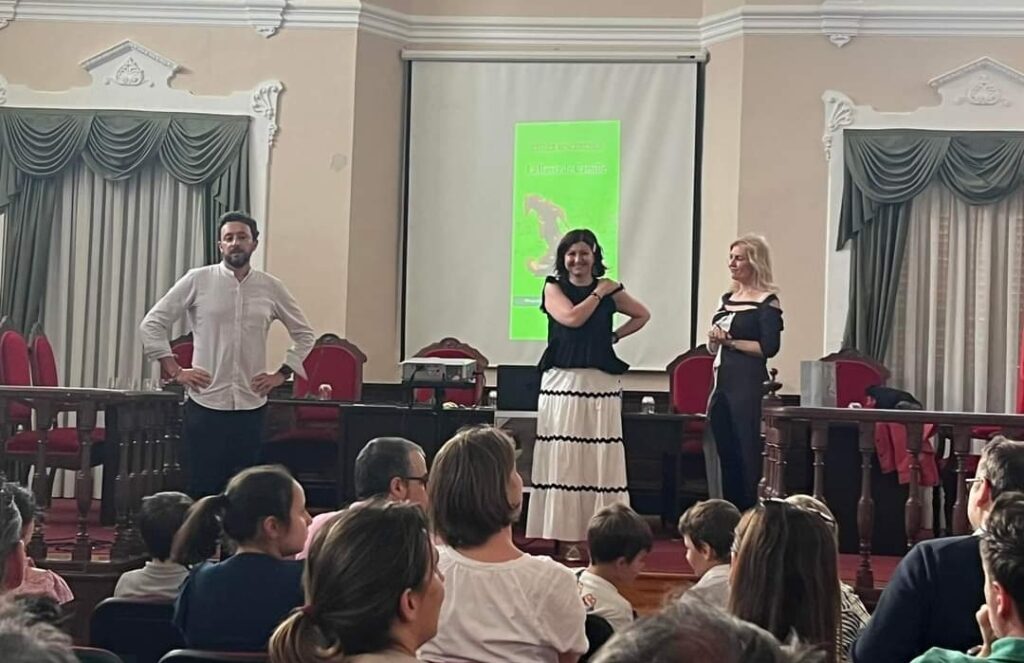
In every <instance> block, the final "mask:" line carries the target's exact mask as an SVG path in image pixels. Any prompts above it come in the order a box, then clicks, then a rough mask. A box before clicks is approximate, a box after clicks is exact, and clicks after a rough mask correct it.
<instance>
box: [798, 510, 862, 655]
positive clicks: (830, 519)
mask: <svg viewBox="0 0 1024 663" xmlns="http://www.w3.org/2000/svg"><path fill="white" fill-rule="evenodd" d="M786 501H787V502H789V503H790V504H795V505H796V506H799V507H803V508H804V509H809V510H811V511H817V512H818V513H820V514H821V515H822V517H823V518H824V519H825V522H827V523H828V524H829V526H830V527H831V528H832V534H833V535H834V536H835V538H836V547H837V548H838V546H839V524H838V523H837V522H836V517H835V515H834V514H833V513H832V510H831V509H829V508H828V506H827V505H826V504H825V503H824V502H822V501H821V500H819V499H816V498H814V497H811V496H810V495H790V496H789V497H787V498H786ZM839 592H840V594H839V599H840V609H839V619H840V632H839V653H840V654H841V655H842V659H843V661H849V660H850V648H851V647H852V646H853V642H854V641H855V640H856V639H857V636H858V635H860V632H861V631H863V630H864V627H865V626H867V624H868V619H869V618H870V617H871V615H870V614H868V609H867V608H865V607H864V602H863V601H861V600H860V597H859V596H857V592H856V590H854V589H853V587H851V586H849V585H847V584H846V583H845V582H843V581H842V580H841V579H840V581H839Z"/></svg>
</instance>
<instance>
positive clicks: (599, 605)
mask: <svg viewBox="0 0 1024 663" xmlns="http://www.w3.org/2000/svg"><path fill="white" fill-rule="evenodd" d="M577 577H578V578H579V590H580V598H582V599H583V605H584V606H585V607H586V608H587V614H590V615H597V616H598V617H604V618H605V619H607V620H608V623H609V624H610V625H611V627H612V628H613V629H614V630H616V631H621V630H623V629H625V628H626V627H628V626H629V625H630V624H632V623H633V604H631V603H630V602H629V601H627V600H626V597H624V596H623V595H622V594H619V590H618V589H616V588H615V585H613V584H612V583H610V582H608V581H607V580H605V579H604V578H602V577H601V576H599V575H597V574H596V573H591V572H590V571H586V570H584V571H583V572H582V573H580V574H579V575H578V576H577Z"/></svg>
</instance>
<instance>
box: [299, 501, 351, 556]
mask: <svg viewBox="0 0 1024 663" xmlns="http://www.w3.org/2000/svg"><path fill="white" fill-rule="evenodd" d="M339 513H341V511H327V512H326V513H321V514H320V515H318V516H315V517H314V518H313V522H311V523H310V524H309V527H308V528H306V545H304V546H302V552H300V553H299V554H298V555H296V556H295V559H306V556H307V555H309V545H310V544H311V543H313V537H314V536H316V533H317V532H319V531H320V528H321V527H323V526H324V525H326V524H327V521H328V520H330V519H331V518H333V517H335V516H336V515H338V514H339Z"/></svg>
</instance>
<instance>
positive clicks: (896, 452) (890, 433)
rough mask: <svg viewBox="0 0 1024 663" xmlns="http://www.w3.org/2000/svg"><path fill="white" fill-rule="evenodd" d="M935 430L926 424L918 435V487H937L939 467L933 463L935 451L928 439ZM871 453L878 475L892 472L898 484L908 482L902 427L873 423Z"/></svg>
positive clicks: (905, 434) (905, 430)
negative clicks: (919, 435) (879, 472)
mask: <svg viewBox="0 0 1024 663" xmlns="http://www.w3.org/2000/svg"><path fill="white" fill-rule="evenodd" d="M936 430H937V427H936V426H935V425H934V424H927V425H925V427H924V431H923V432H922V434H921V437H922V440H921V452H920V453H919V454H918V458H919V459H920V461H921V477H920V478H921V481H920V485H922V486H937V485H939V466H938V464H937V463H936V462H935V448H934V447H933V446H932V443H931V439H930V438H931V437H932V435H934V434H935V431H936ZM875 453H876V454H878V466H879V469H881V471H882V474H889V473H890V472H892V471H894V470H895V471H896V473H897V475H898V476H899V482H900V483H902V484H905V483H910V454H909V453H907V429H906V427H905V426H901V425H899V424H893V423H884V422H878V423H876V424H875Z"/></svg>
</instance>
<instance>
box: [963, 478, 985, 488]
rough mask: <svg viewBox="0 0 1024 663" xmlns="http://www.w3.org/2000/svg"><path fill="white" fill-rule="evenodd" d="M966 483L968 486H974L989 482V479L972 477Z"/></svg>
mask: <svg viewBox="0 0 1024 663" xmlns="http://www.w3.org/2000/svg"><path fill="white" fill-rule="evenodd" d="M965 481H966V482H967V485H968V486H973V485H974V484H976V483H981V482H983V481H988V479H986V478H985V477H971V478H970V479H965Z"/></svg>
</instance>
